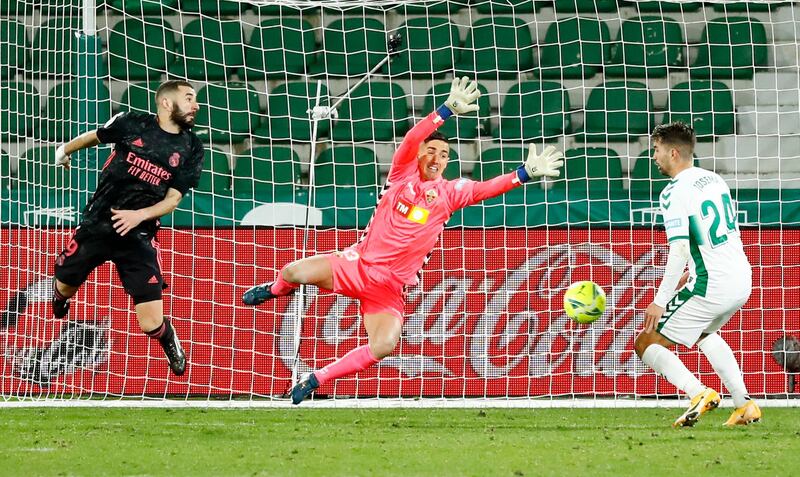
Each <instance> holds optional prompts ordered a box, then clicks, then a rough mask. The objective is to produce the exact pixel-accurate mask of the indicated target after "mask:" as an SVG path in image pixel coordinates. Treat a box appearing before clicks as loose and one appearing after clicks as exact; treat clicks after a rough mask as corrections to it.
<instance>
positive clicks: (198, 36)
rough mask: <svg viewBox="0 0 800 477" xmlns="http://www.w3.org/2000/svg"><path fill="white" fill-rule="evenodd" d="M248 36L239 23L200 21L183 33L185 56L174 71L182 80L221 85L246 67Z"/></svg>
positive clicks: (177, 62)
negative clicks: (245, 37)
mask: <svg viewBox="0 0 800 477" xmlns="http://www.w3.org/2000/svg"><path fill="white" fill-rule="evenodd" d="M243 36H244V33H242V24H241V21H240V20H239V19H236V20H217V19H216V18H208V17H203V18H198V19H196V20H192V21H190V22H189V23H187V24H186V27H185V28H184V30H183V55H179V56H178V58H177V60H176V61H175V63H173V64H172V65H171V67H170V73H172V74H173V75H175V76H177V77H179V78H189V79H202V80H207V81H219V80H223V79H225V78H226V77H227V76H228V74H229V73H232V72H233V70H234V69H236V68H240V67H241V66H242V65H243V64H244V46H243V45H244V40H243Z"/></svg>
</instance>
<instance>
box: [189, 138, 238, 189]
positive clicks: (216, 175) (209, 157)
mask: <svg viewBox="0 0 800 477" xmlns="http://www.w3.org/2000/svg"><path fill="white" fill-rule="evenodd" d="M204 157H205V158H204V160H203V172H202V174H200V183H199V184H198V186H197V190H198V191H202V192H211V193H213V194H223V195H226V194H229V193H230V188H231V166H230V162H229V161H228V155H227V154H225V153H224V152H222V151H220V150H218V149H214V148H211V147H206V148H205V151H204Z"/></svg>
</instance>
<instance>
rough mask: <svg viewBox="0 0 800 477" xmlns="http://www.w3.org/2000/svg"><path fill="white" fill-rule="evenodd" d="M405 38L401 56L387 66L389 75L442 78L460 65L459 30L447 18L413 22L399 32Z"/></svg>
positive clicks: (417, 19)
mask: <svg viewBox="0 0 800 477" xmlns="http://www.w3.org/2000/svg"><path fill="white" fill-rule="evenodd" d="M398 33H400V35H402V37H403V44H402V45H401V48H400V54H399V55H397V56H396V57H395V58H394V59H393V60H392V61H391V62H390V63H388V64H387V65H386V66H384V68H383V71H384V73H385V74H389V75H392V76H403V77H406V76H409V75H411V76H414V75H418V76H420V77H421V78H432V77H441V76H443V75H445V74H446V73H451V72H452V71H453V68H454V65H457V64H458V55H459V54H460V50H459V49H458V48H457V47H458V46H459V44H460V43H461V41H460V38H459V36H458V28H457V27H456V26H455V25H453V24H452V23H450V21H449V20H448V19H447V18H441V17H419V18H411V19H409V20H408V21H407V22H405V23H404V24H403V25H401V26H400V28H399V29H398Z"/></svg>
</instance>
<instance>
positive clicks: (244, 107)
mask: <svg viewBox="0 0 800 477" xmlns="http://www.w3.org/2000/svg"><path fill="white" fill-rule="evenodd" d="M197 102H198V103H200V111H199V112H198V113H197V118H196V119H195V128H194V131H195V132H196V133H197V135H198V136H199V137H200V138H201V139H203V140H204V141H208V140H211V141H213V142H216V141H223V142H228V141H230V142H232V143H240V142H242V141H244V140H245V139H247V138H248V137H249V136H250V135H251V134H252V133H253V131H254V130H255V129H256V127H257V126H258V94H257V93H256V92H255V90H254V89H253V88H252V87H251V86H250V85H248V84H247V83H237V82H228V83H209V84H208V85H207V86H205V87H203V88H201V89H200V91H198V92H197Z"/></svg>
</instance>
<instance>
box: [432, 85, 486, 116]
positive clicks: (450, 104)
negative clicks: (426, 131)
mask: <svg viewBox="0 0 800 477" xmlns="http://www.w3.org/2000/svg"><path fill="white" fill-rule="evenodd" d="M480 96H481V92H480V91H479V90H478V82H477V81H472V82H470V81H469V78H467V77H466V76H464V77H463V78H461V79H458V78H456V79H454V80H453V85H452V86H450V96H448V97H447V99H446V100H445V102H444V105H443V106H441V107H439V109H438V110H437V111H438V113H439V116H441V118H442V119H447V118H448V117H450V115H451V114H466V113H471V112H473V111H477V110H478V109H480V106H478V104H472V103H475V101H476V100H477V99H478V98H480Z"/></svg>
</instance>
